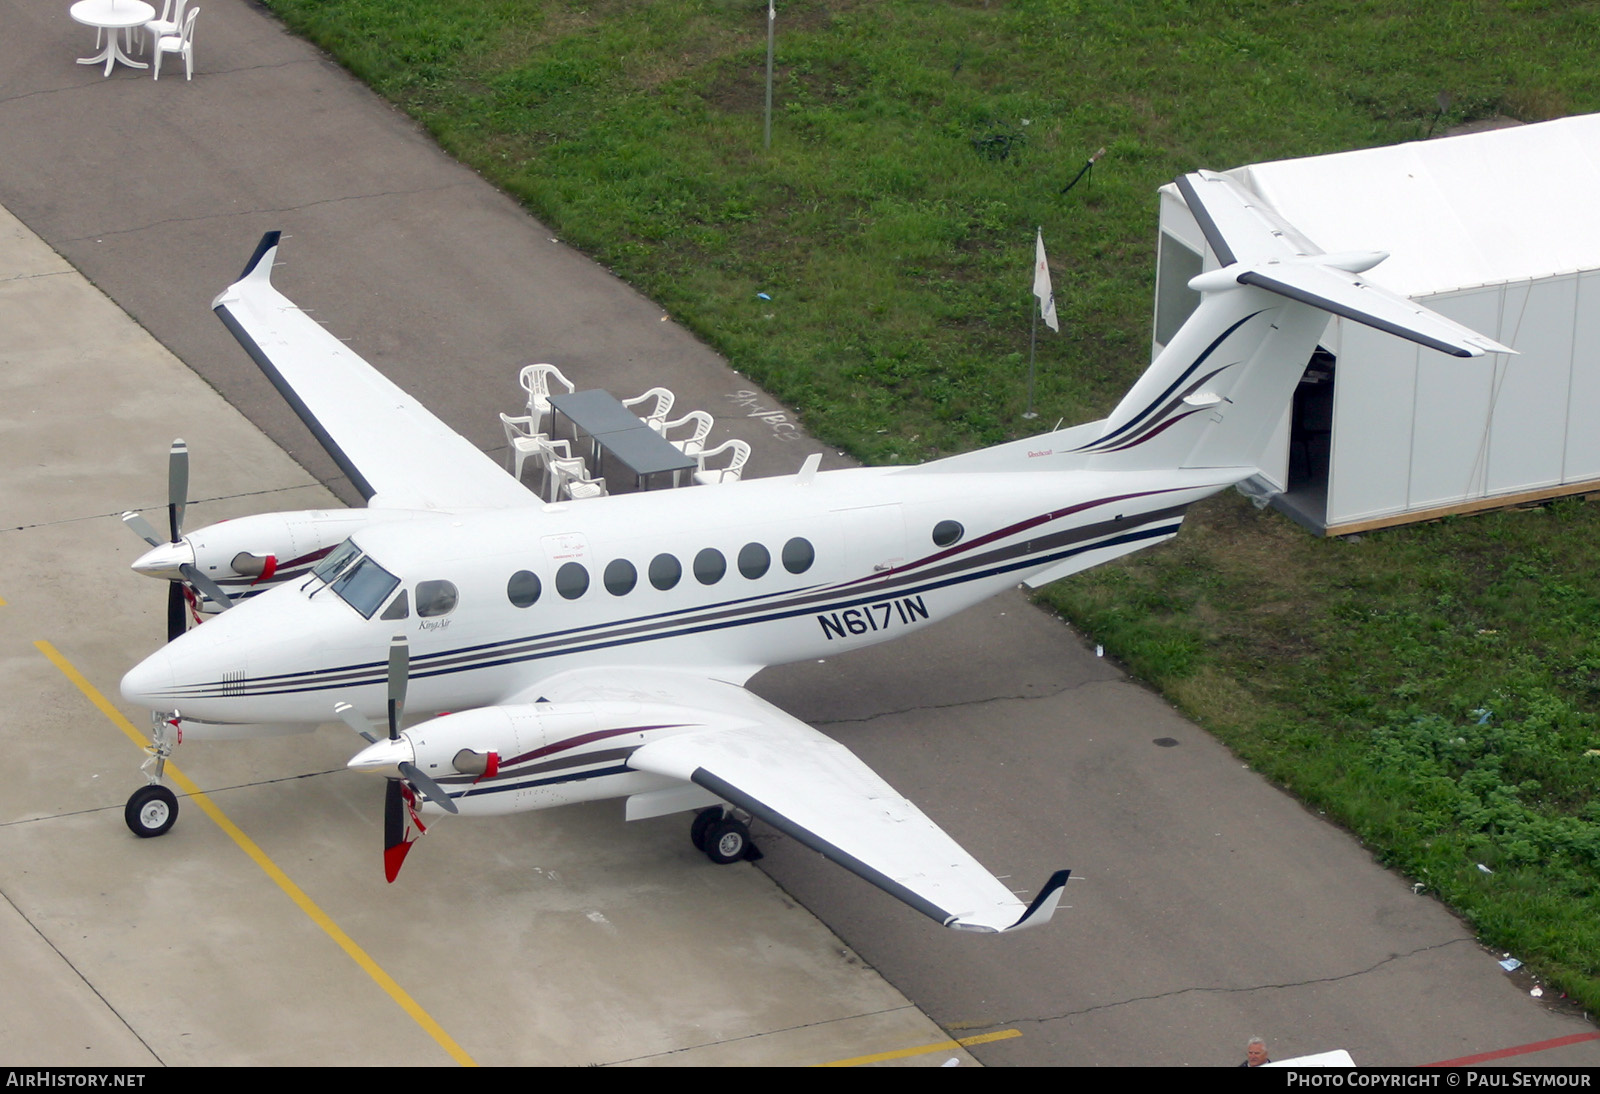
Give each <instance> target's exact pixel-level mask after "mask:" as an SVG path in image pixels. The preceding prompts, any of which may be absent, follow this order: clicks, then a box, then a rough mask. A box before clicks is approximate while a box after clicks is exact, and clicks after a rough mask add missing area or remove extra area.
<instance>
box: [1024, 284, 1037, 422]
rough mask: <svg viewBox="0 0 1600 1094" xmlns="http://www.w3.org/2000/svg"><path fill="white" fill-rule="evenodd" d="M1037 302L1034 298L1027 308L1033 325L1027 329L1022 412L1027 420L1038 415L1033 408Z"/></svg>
mask: <svg viewBox="0 0 1600 1094" xmlns="http://www.w3.org/2000/svg"><path fill="white" fill-rule="evenodd" d="M1038 303H1039V301H1038V300H1034V307H1032V308H1030V309H1029V310H1030V311H1032V312H1033V327H1032V328H1031V329H1030V330H1029V331H1028V409H1027V410H1025V411H1023V413H1022V416H1023V417H1024V418H1026V419H1027V420H1029V421H1032V420H1033V419H1034V418H1037V417H1038V416H1039V415H1038V414H1037V413H1036V412H1035V411H1034V409H1033V350H1034V347H1035V346H1037V345H1038V344H1039V308H1038Z"/></svg>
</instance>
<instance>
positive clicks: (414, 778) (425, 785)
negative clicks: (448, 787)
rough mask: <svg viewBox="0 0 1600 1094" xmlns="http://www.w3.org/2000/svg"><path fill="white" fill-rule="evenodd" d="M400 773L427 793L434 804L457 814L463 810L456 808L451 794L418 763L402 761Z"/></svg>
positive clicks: (447, 811) (453, 814) (415, 786)
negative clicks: (425, 773)
mask: <svg viewBox="0 0 1600 1094" xmlns="http://www.w3.org/2000/svg"><path fill="white" fill-rule="evenodd" d="M400 774H402V775H404V776H405V777H406V781H407V782H408V783H410V784H411V785H412V786H413V787H414V788H416V789H418V790H421V791H422V792H423V794H425V795H427V798H428V800H429V801H431V802H432V803H433V804H434V805H437V806H438V807H439V808H440V809H443V810H444V811H445V812H446V813H449V814H451V815H452V816H455V815H458V814H459V813H460V812H461V810H459V809H457V808H456V803H455V802H453V801H451V800H450V795H449V794H446V793H445V792H444V787H442V786H440V785H439V784H438V783H436V782H434V781H433V780H432V779H431V778H429V777H428V776H427V775H424V774H423V773H422V769H421V768H419V767H418V766H417V765H416V764H412V763H405V762H404V761H402V762H401V764H400Z"/></svg>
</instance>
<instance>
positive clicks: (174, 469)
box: [167, 437, 189, 543]
mask: <svg viewBox="0 0 1600 1094" xmlns="http://www.w3.org/2000/svg"><path fill="white" fill-rule="evenodd" d="M188 502H189V446H188V445H187V444H185V443H184V441H183V438H182V437H179V438H178V439H177V440H175V441H173V442H172V451H171V453H169V454H168V456H167V523H168V524H170V525H171V526H172V542H173V543H176V542H178V540H180V539H182V538H183V510H184V507H185V506H186V505H187V504H188Z"/></svg>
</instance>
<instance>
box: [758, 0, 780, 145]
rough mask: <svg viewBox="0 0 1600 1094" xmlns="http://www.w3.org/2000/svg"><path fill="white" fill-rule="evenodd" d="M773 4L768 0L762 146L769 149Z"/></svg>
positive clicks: (774, 25) (774, 10) (775, 14)
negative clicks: (765, 99)
mask: <svg viewBox="0 0 1600 1094" xmlns="http://www.w3.org/2000/svg"><path fill="white" fill-rule="evenodd" d="M772 5H773V0H767V122H766V131H765V132H764V133H763V134H762V135H761V147H762V148H764V149H766V150H768V151H770V150H771V149H772V35H773V28H774V27H776V26H777V22H778V12H777V9H775V8H774V7H773V6H772Z"/></svg>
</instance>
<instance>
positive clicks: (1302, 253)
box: [1177, 171, 1516, 357]
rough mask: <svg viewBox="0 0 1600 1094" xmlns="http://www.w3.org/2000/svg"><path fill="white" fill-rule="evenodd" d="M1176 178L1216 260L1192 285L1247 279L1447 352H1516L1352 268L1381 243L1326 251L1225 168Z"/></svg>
mask: <svg viewBox="0 0 1600 1094" xmlns="http://www.w3.org/2000/svg"><path fill="white" fill-rule="evenodd" d="M1177 184H1178V190H1179V192H1180V193H1181V194H1182V195H1183V199H1184V201H1185V202H1187V203H1188V205H1189V211H1190V212H1191V213H1193V214H1194V217H1195V220H1196V222H1197V223H1198V224H1199V225H1200V230H1201V232H1202V233H1204V235H1205V237H1206V242H1207V243H1208V244H1209V245H1210V246H1211V250H1212V251H1213V252H1214V253H1215V254H1216V256H1217V260H1218V261H1219V262H1222V263H1223V266H1222V268H1221V269H1218V270H1213V271H1211V272H1210V273H1204V274H1201V275H1200V276H1199V277H1196V278H1194V279H1193V280H1192V281H1190V282H1189V287H1190V288H1191V289H1194V290H1195V291H1197V292H1202V293H1208V292H1218V291H1221V290H1223V289H1228V288H1232V287H1233V286H1235V285H1253V286H1255V287H1256V288H1258V289H1265V290H1266V291H1268V292H1270V293H1275V294H1276V295H1278V296H1283V297H1287V298H1288V299H1290V300H1294V301H1297V302H1299V303H1301V304H1309V305H1311V306H1312V307H1314V308H1319V309H1321V310H1322V311H1325V312H1331V313H1332V314H1334V315H1338V316H1343V317H1344V318H1346V319H1350V320H1353V321H1355V322H1357V323H1364V324H1366V325H1367V326H1369V327H1374V328H1376V329H1378V330H1381V331H1384V332H1385V333H1388V334H1393V335H1397V336H1398V337H1401V338H1406V339H1409V340H1410V341H1413V342H1416V343H1418V344H1420V345H1424V346H1427V347H1428V348H1429V349H1436V350H1438V351H1440V352H1441V353H1448V354H1450V355H1452V356H1454V357H1479V356H1482V355H1483V354H1485V353H1515V352H1516V351H1515V350H1513V349H1511V348H1510V347H1509V346H1503V345H1501V344H1500V343H1499V342H1496V341H1495V340H1494V339H1492V338H1487V337H1485V336H1484V335H1482V334H1479V333H1478V332H1477V331H1474V330H1472V329H1470V328H1468V327H1464V326H1462V325H1461V324H1460V323H1457V322H1455V321H1454V320H1451V319H1446V318H1445V317H1444V316H1442V315H1440V314H1439V313H1437V312H1435V311H1432V310H1430V309H1428V308H1425V307H1423V306H1422V305H1421V304H1417V303H1415V302H1414V301H1412V300H1409V299H1407V298H1406V297H1404V296H1401V295H1400V294H1399V293H1396V292H1392V291H1390V290H1389V289H1386V288H1384V287H1383V286H1381V285H1376V284H1374V283H1372V282H1371V281H1368V280H1366V279H1365V278H1362V277H1361V276H1359V275H1360V273H1361V272H1363V271H1365V270H1368V269H1370V268H1371V267H1373V266H1375V265H1377V264H1378V263H1379V262H1381V261H1383V260H1384V259H1385V258H1387V257H1388V255H1387V254H1386V253H1384V252H1382V251H1372V252H1366V253H1363V254H1356V255H1350V254H1339V255H1330V254H1325V253H1323V251H1322V250H1321V249H1320V248H1318V247H1317V246H1316V244H1314V243H1312V242H1311V241H1310V240H1309V239H1307V238H1306V237H1304V236H1303V235H1301V234H1300V233H1299V232H1298V231H1296V230H1295V228H1294V226H1293V225H1292V224H1290V223H1289V222H1288V221H1286V220H1284V219H1283V218H1282V217H1280V216H1278V214H1277V213H1276V212H1274V211H1273V210H1272V209H1271V208H1270V207H1268V206H1267V205H1266V204H1265V203H1264V202H1263V201H1262V200H1261V199H1260V198H1259V197H1257V196H1256V195H1255V194H1253V193H1251V192H1250V191H1249V190H1248V189H1246V188H1245V187H1244V186H1242V185H1240V184H1239V183H1237V182H1235V181H1234V180H1233V179H1231V178H1229V177H1227V176H1226V175H1219V174H1217V173H1215V172H1213V171H1197V172H1195V173H1193V174H1190V175H1185V176H1183V177H1181V178H1179V179H1178V180H1177Z"/></svg>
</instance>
